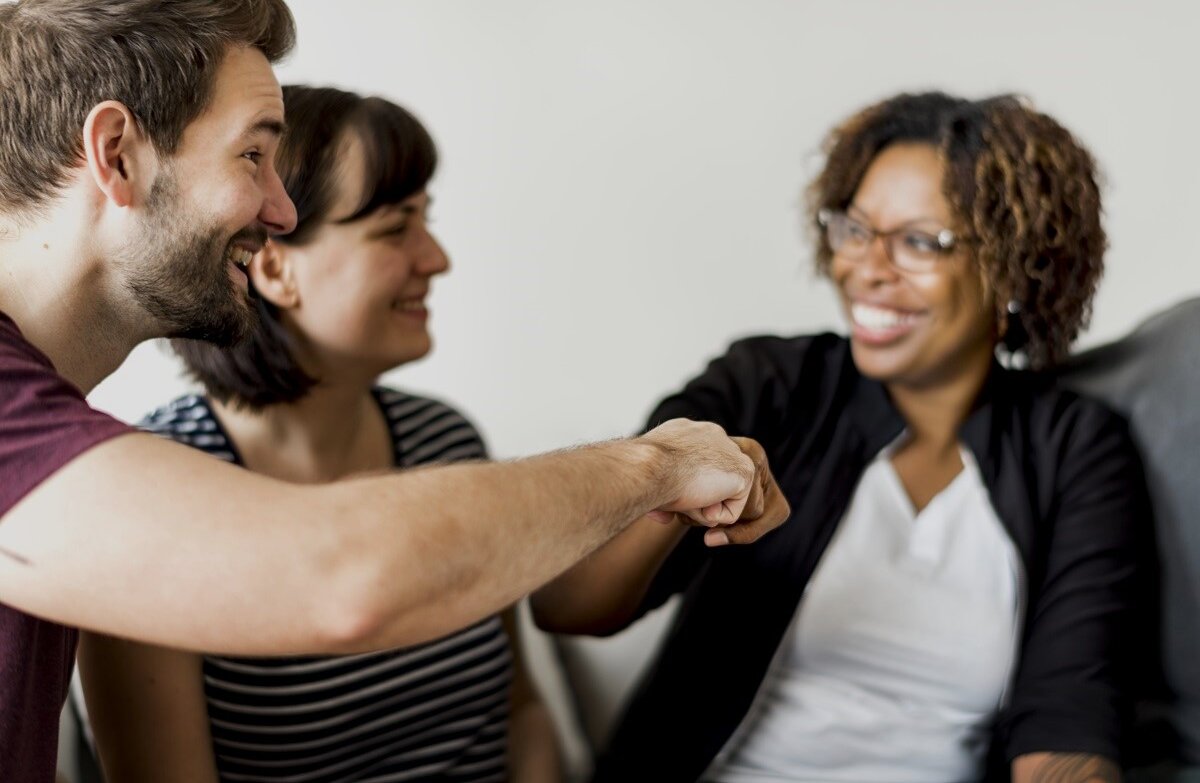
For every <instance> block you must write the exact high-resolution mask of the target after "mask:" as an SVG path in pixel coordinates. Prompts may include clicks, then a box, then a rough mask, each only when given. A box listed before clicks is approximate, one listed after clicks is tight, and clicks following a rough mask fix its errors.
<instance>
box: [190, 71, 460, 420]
mask: <svg viewBox="0 0 1200 783" xmlns="http://www.w3.org/2000/svg"><path fill="white" fill-rule="evenodd" d="M283 102H284V108H285V112H286V116H287V122H288V130H287V134H286V135H285V136H284V138H283V140H282V142H281V144H280V147H279V151H278V154H277V155H276V158H275V162H276V166H277V168H278V169H279V176H280V177H281V178H282V180H283V185H284V188H285V189H286V190H287V193H288V196H289V197H290V198H291V199H292V201H293V202H294V203H295V205H296V216H297V223H296V229H295V230H294V231H293V232H292V233H290V234H288V235H286V236H281V237H272V239H271V241H272V242H278V243H281V244H284V245H303V244H305V243H306V242H309V241H311V240H312V238H313V236H314V234H315V233H316V231H317V229H318V228H320V226H321V225H322V224H324V223H326V222H328V221H329V220H330V219H331V218H330V215H329V210H330V208H331V205H332V202H333V199H334V187H335V183H336V181H337V172H338V170H339V166H338V160H337V155H338V153H339V151H340V150H341V149H342V142H343V140H344V139H345V138H346V136H347V134H354V136H355V137H357V139H358V140H359V141H360V142H361V144H362V149H363V156H364V159H365V160H364V163H365V165H364V167H363V170H364V171H365V172H366V174H365V180H366V181H364V182H362V183H361V185H360V187H361V195H360V197H359V201H358V206H357V208H356V209H354V211H353V212H352V213H351V214H350V215H349V216H347V217H344V218H340V219H338V220H337V222H338V223H351V222H353V221H355V220H359V219H361V218H363V217H365V216H367V215H369V214H371V213H372V212H374V211H375V210H376V209H378V208H380V207H383V206H387V205H391V204H398V203H400V202H401V201H404V200H405V199H406V198H409V197H410V196H412V195H413V194H415V193H419V192H420V191H422V190H424V189H425V186H426V185H427V184H428V183H429V180H430V179H431V178H432V177H433V173H434V171H435V169H436V168H437V148H436V147H435V146H434V143H433V139H432V138H431V137H430V135H429V132H428V131H426V130H425V128H424V126H422V125H421V123H420V122H418V121H417V119H416V118H415V117H413V116H412V115H411V114H409V113H408V112H407V111H406V110H405V109H403V108H402V107H400V106H397V105H396V104H394V103H392V102H390V101H387V100H384V99H383V98H374V97H371V98H364V97H362V96H360V95H355V94H354V93H350V92H345V91H343V90H337V89H333V88H330V87H304V86H297V85H289V86H286V87H284V88H283ZM251 295H252V296H253V300H254V307H255V309H256V310H257V311H258V313H257V314H258V318H257V324H256V325H255V327H254V328H253V330H252V331H251V333H250V336H249V337H247V338H246V339H245V340H244V341H243V342H241V343H240V344H238V345H236V346H234V347H232V348H218V347H217V346H214V345H211V344H209V343H205V342H201V341H196V340H182V339H176V340H172V341H171V347H172V349H174V351H175V353H176V354H178V355H179V357H180V358H181V359H183V363H184V365H185V366H186V368H187V371H188V374H189V375H190V376H191V377H192V378H194V379H195V380H197V381H199V382H200V383H201V384H203V386H204V388H205V391H207V393H208V394H209V396H211V397H213V398H214V399H216V400H219V401H221V402H223V403H228V404H230V405H234V406H237V407H245V408H249V409H251V410H258V409H261V408H264V407H266V406H268V405H274V404H277V403H288V402H295V401H296V400H298V399H300V398H301V397H303V396H304V395H305V394H307V393H308V391H309V389H311V388H312V387H313V386H314V385H315V384H317V383H319V382H320V380H319V379H318V378H313V377H312V376H311V375H309V374H308V373H307V372H305V371H304V369H303V368H302V367H301V366H300V365H299V363H298V362H297V360H296V356H295V349H294V340H293V338H292V336H291V334H289V333H288V331H287V329H286V328H285V327H284V325H283V324H282V323H281V322H280V320H279V311H278V309H277V308H276V307H274V306H273V305H272V304H271V303H270V302H267V301H266V300H265V299H263V298H261V297H259V296H257V295H256V294H255V293H254V291H253V285H252V286H251Z"/></svg>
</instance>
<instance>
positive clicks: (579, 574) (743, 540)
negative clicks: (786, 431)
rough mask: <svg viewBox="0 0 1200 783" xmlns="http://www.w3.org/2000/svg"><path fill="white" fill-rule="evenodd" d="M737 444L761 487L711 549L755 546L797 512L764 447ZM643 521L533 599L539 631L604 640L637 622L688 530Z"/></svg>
mask: <svg viewBox="0 0 1200 783" xmlns="http://www.w3.org/2000/svg"><path fill="white" fill-rule="evenodd" d="M733 440H734V442H735V443H737V444H738V446H739V448H741V449H742V451H743V453H745V454H746V455H747V456H748V457H750V459H751V460H753V461H754V464H755V468H756V470H755V477H756V481H755V486H754V489H753V491H752V493H751V496H750V499H749V500H748V501H747V502H746V506H745V508H744V510H743V512H742V517H741V519H740V520H739V521H738V523H737V524H734V525H730V526H728V527H723V528H721V529H720V530H710V531H708V532H707V533H705V542H706V543H708V544H709V545H721V543H722V542H720V541H718V540H715V537H717V536H721V535H724V538H725V540H726V542H727V543H730V544H750V543H753V542H755V541H757V540H758V539H759V538H760V537H762V536H763V535H764V534H765V533H767V532H769V531H771V530H774V529H775V528H776V527H778V526H779V525H780V524H782V523H783V522H784V521H785V520H786V519H787V518H788V516H789V515H790V514H791V509H790V508H789V507H788V503H787V500H786V499H785V498H784V496H783V493H782V491H780V489H779V485H778V484H776V482H775V479H774V477H773V476H772V475H771V471H770V468H769V466H768V465H767V457H766V454H765V453H764V452H763V449H762V447H761V446H760V445H759V444H758V443H757V442H756V441H754V440H751V439H748V438H734V439H733ZM658 517H661V515H658V514H655V515H653V516H648V517H645V518H643V519H640V520H638V521H637V522H635V523H634V524H633V525H630V526H629V528H627V529H626V530H625V531H624V532H623V533H621V534H620V535H619V536H617V537H616V538H615V539H613V540H612V541H611V542H609V543H608V544H607V545H605V546H604V547H602V548H601V549H599V550H597V551H596V552H594V553H592V554H591V555H590V556H588V557H587V558H585V559H584V560H582V561H581V562H580V563H578V564H577V565H575V566H574V567H572V568H571V569H570V570H569V571H567V572H566V573H564V574H563V575H562V576H560V577H558V578H557V579H555V580H554V581H553V582H551V583H550V584H548V585H546V586H545V587H543V588H542V589H540V590H538V591H537V592H536V593H534V594H533V595H532V596H531V597H530V606H531V607H532V609H533V616H534V620H535V621H536V622H537V624H538V627H540V628H541V629H542V630H545V631H551V632H554V633H572V634H590V635H595V636H603V635H608V634H613V633H616V632H617V631H620V630H622V629H623V628H625V627H626V626H628V625H629V623H630V622H631V620H632V618H633V616H634V614H635V613H636V611H637V608H638V605H639V604H640V603H641V601H642V599H643V598H644V597H645V595H646V591H647V590H648V589H649V588H650V584H651V582H652V581H653V580H654V576H655V574H657V573H658V570H659V568H661V567H662V564H663V563H664V562H665V561H666V559H667V556H668V555H670V554H671V551H672V550H673V549H674V548H675V546H676V545H677V544H678V543H679V542H680V540H682V539H683V537H684V534H685V533H686V532H687V531H688V523H689V520H687V519H686V518H684V517H683V516H682V515H678V514H677V515H675V517H674V519H666V520H662V519H658V520H657V521H656V518H658Z"/></svg>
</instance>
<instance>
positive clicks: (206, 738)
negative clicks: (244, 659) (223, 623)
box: [79, 633, 218, 783]
mask: <svg viewBox="0 0 1200 783" xmlns="http://www.w3.org/2000/svg"><path fill="white" fill-rule="evenodd" d="M201 665H202V659H201V657H200V656H199V655H197V654H195V653H190V652H183V651H180V650H172V649H169V648H166V647H152V646H148V645H143V644H139V643H137V642H130V641H126V640H124V639H117V638H114V637H111V636H103V635H100V634H90V633H85V634H83V635H82V636H81V639H80V645H79V669H80V674H81V675H82V676H83V690H84V694H85V695H86V696H87V705H88V717H89V718H90V720H91V724H92V731H93V733H94V734H95V737H96V752H97V755H98V756H99V757H100V764H101V767H102V768H103V769H104V774H105V778H106V779H107V780H122V781H128V783H152V781H159V780H171V781H177V783H217V780H218V778H217V768H216V763H215V762H214V760H213V750H212V734H211V733H210V731H209V723H208V707H207V705H206V702H205V697H204V679H203V674H202V672H201Z"/></svg>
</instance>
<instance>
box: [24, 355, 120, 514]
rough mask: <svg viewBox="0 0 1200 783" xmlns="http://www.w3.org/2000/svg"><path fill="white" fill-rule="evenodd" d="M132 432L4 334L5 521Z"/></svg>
mask: <svg viewBox="0 0 1200 783" xmlns="http://www.w3.org/2000/svg"><path fill="white" fill-rule="evenodd" d="M129 431H130V427H128V426H127V425H125V424H123V423H121V422H120V421H118V420H116V419H114V418H113V417H111V416H109V415H107V414H104V413H101V412H100V411H97V410H95V409H93V408H92V407H91V406H89V405H88V404H87V401H86V400H85V399H84V397H83V395H82V394H81V393H80V392H79V390H78V389H77V388H75V387H74V386H73V385H72V384H71V383H70V382H69V381H67V380H66V379H65V378H63V377H62V376H61V375H59V374H58V373H57V372H55V370H54V368H53V367H52V366H51V365H50V364H49V363H48V361H46V360H45V359H44V358H43V357H40V356H38V355H37V354H36V351H35V349H33V348H32V346H28V345H27V344H26V345H22V344H20V343H17V342H14V341H12V340H11V339H8V335H7V334H5V335H0V477H2V479H0V517H3V515H4V514H6V513H7V512H8V510H9V509H11V508H12V507H13V506H15V505H16V504H17V503H18V502H19V501H20V500H21V499H22V498H24V497H25V496H26V495H27V494H28V493H29V492H30V491H31V490H33V489H34V488H35V487H37V486H38V485H39V484H41V483H42V482H43V481H45V480H46V479H47V478H48V477H49V476H51V475H52V474H54V473H55V472H56V471H58V470H59V469H60V468H61V467H63V466H64V465H66V464H67V463H68V462H70V461H71V460H72V459H74V458H75V457H77V456H79V455H80V454H82V453H83V452H84V451H87V450H88V449H90V448H91V447H93V446H95V445H97V444H99V443H101V442H103V441H105V440H108V439H109V438H112V437H115V436H117V435H121V434H123V433H126V432H129Z"/></svg>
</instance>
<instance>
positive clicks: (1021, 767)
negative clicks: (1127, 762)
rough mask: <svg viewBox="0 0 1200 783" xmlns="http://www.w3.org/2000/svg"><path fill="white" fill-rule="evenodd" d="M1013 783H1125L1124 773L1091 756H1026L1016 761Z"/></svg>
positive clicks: (1035, 754) (1097, 757) (1013, 767)
mask: <svg viewBox="0 0 1200 783" xmlns="http://www.w3.org/2000/svg"><path fill="white" fill-rule="evenodd" d="M1012 779H1013V783H1121V779H1122V778H1121V770H1120V769H1118V768H1117V765H1116V764H1114V763H1113V762H1111V761H1109V760H1108V759H1106V758H1104V757H1103V756H1095V755H1092V754H1090V753H1026V754H1025V755H1023V756H1017V758H1015V759H1013V765H1012Z"/></svg>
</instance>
